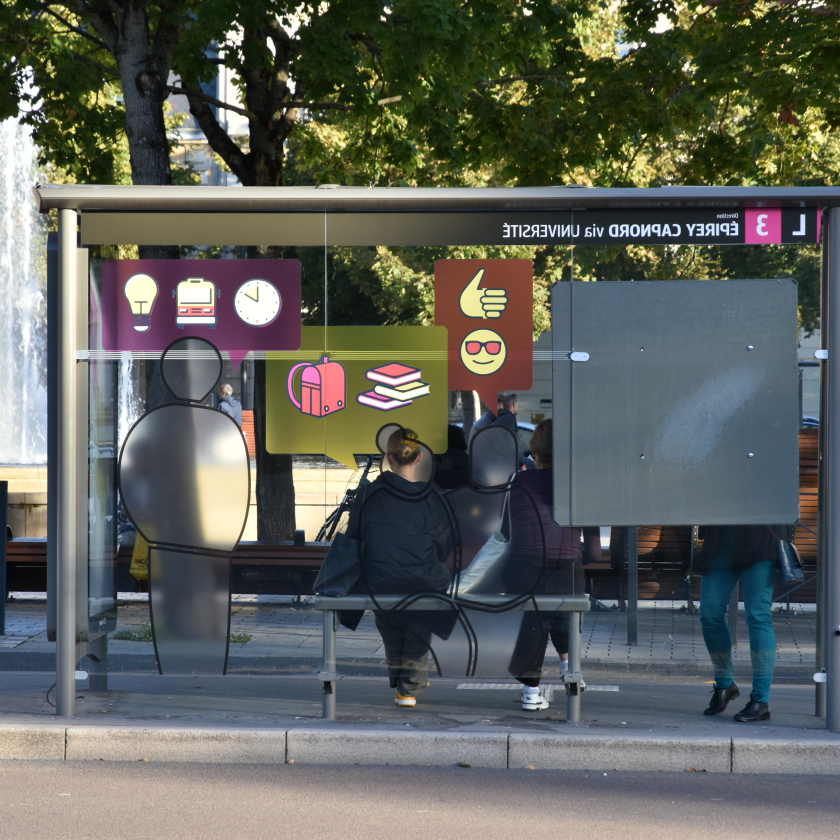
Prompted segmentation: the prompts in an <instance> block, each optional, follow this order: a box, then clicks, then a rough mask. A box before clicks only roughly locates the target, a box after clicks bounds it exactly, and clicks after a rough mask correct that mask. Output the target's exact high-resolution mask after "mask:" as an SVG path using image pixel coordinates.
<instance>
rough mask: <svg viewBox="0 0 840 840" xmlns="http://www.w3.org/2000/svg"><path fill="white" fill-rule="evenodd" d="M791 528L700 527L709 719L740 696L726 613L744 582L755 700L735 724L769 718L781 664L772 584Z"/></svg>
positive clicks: (699, 562) (699, 564)
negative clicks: (711, 680) (710, 676)
mask: <svg viewBox="0 0 840 840" xmlns="http://www.w3.org/2000/svg"><path fill="white" fill-rule="evenodd" d="M792 532H793V526H788V525H715V526H706V527H702V528H700V534H699V536H700V538H701V539H702V540H703V548H702V550H701V552H700V556H699V557H698V559H697V561H696V563H695V570H696V571H697V572H698V573H699V574H701V575H702V580H701V584H700V626H701V627H702V628H703V641H705V643H706V649H707V650H708V651H709V656H710V658H711V660H712V667H713V668H714V674H715V686H714V688H713V689H712V699H711V702H710V703H709V707H708V708H707V709H706V710H705V711H704V712H703V714H704V715H719V714H720V713H721V712H723V711H724V710H725V709H726V706H727V705H728V703H729V701H730V700H733V699H734V698H736V697H738V696H739V695H740V693H741V692H740V689H739V688H738V686H737V684H736V683H735V680H734V679H733V664H732V637H731V635H730V633H729V625H728V623H727V620H726V609H727V606H728V605H729V598H730V596H731V595H732V591H733V590H734V589H735V587H736V586H737V585H738V581H739V580H740V581H741V588H742V592H743V596H744V610H745V612H746V617H747V628H748V629H749V637H750V660H751V663H752V678H753V679H752V691H751V692H750V702H749V703H747V705H746V706H745V707H744V708H743V709H742V710H741V711H740V712H738V714H736V715H735V720H737V721H741V722H747V723H751V722H754V721H760V720H769V718H770V707H769V703H770V684H771V683H772V682H773V668H774V666H775V663H776V637H775V635H774V633H773V616H772V614H771V612H770V610H771V608H772V605H773V584H774V582H775V580H776V562H777V561H776V552H777V550H778V549H777V543H778V540H779V539H787V540H790V539H792V538H793V533H792Z"/></svg>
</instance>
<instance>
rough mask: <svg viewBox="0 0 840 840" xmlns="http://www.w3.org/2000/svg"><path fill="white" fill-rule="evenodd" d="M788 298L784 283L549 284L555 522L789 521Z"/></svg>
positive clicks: (793, 497)
mask: <svg viewBox="0 0 840 840" xmlns="http://www.w3.org/2000/svg"><path fill="white" fill-rule="evenodd" d="M796 306H797V303H796V285H795V283H794V282H793V281H792V280H725V281H718V280H706V281H696V280H695V281H666V282H661V281H660V282H656V281H652V282H626V283H623V282H599V283H581V282H575V283H568V282H564V283H557V284H555V286H554V288H553V294H552V319H553V325H554V326H553V342H554V349H555V353H554V359H555V361H554V373H553V387H554V412H553V414H554V418H555V419H554V484H555V488H554V489H555V520H556V522H557V524H558V525H577V526H587V525H619V526H620V525H704V524H716V525H735V524H747V525H750V524H769V523H792V522H794V521H796V519H797V517H798V442H797V441H798V438H797V434H798V422H799V411H798V385H797V358H796V355H797V354H796V349H797V310H796ZM557 351H561V352H557ZM562 351H566V352H562Z"/></svg>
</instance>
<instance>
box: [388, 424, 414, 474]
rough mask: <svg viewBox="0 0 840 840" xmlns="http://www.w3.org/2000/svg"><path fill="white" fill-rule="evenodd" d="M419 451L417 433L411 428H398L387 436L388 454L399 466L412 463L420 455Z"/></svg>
mask: <svg viewBox="0 0 840 840" xmlns="http://www.w3.org/2000/svg"><path fill="white" fill-rule="evenodd" d="M421 451H422V450H421V449H420V444H419V443H418V441H417V433H416V432H413V431H412V430H411V429H398V430H397V431H396V432H394V434H392V435H391V437H389V438H388V454H389V455H390V456H391V457H392V458H393V459H394V461H396V462H397V463H398V464H399V465H400V466H401V467H404V466H405V465H406V464H413V463H414V462H415V461H416V460H417V459H418V458H419V457H420V453H421Z"/></svg>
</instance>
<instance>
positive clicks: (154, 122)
mask: <svg viewBox="0 0 840 840" xmlns="http://www.w3.org/2000/svg"><path fill="white" fill-rule="evenodd" d="M118 8H119V11H118V12H117V14H118V24H119V33H120V34H119V38H118V39H117V43H116V45H115V47H116V49H115V53H114V58H115V59H116V62H117V67H118V68H119V72H120V81H121V82H122V93H123V99H124V102H125V135H126V139H127V140H128V150H129V155H130V158H131V180H132V182H133V183H134V184H154V185H159V184H165V185H168V184H171V183H172V175H171V173H170V169H169V144H168V142H167V139H166V125H165V123H164V121H163V102H164V96H165V94H166V91H165V90H164V86H165V85H166V76H165V75H164V76H163V77H161V76H162V74H163V73H164V72H165V73H168V71H169V68H168V67H166V68H163V67H160V66H158V60H157V59H156V57H155V55H154V53H153V51H152V46H151V44H150V43H149V21H148V16H147V10H146V4H145V3H134V2H129V3H126V4H125V5H124V6H119V7H118Z"/></svg>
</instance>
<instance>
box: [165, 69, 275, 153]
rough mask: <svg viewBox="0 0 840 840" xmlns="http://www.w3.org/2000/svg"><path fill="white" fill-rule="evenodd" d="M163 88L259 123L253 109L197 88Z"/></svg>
mask: <svg viewBox="0 0 840 840" xmlns="http://www.w3.org/2000/svg"><path fill="white" fill-rule="evenodd" d="M164 90H167V91H169V93H176V94H178V95H180V96H186V97H188V98H190V97H194V98H195V99H202V100H204V101H205V102H209V103H210V104H211V105H215V106H216V107H217V108H223V109H224V110H226V111H233V112H234V113H235V114H241V115H242V116H243V117H247V118H248V121H249V122H252V123H259V117H258V116H257V115H256V114H255V113H254V112H253V111H248V110H247V109H245V108H239V107H238V106H236V105H230V104H229V103H227V102H222V100H221V99H216V97H215V96H208V95H207V94H206V93H204V92H203V91H201V90H199V89H198V88H188V87H174V86H173V85H164ZM190 111H192V105H191V106H190ZM220 154H221V153H220Z"/></svg>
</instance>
